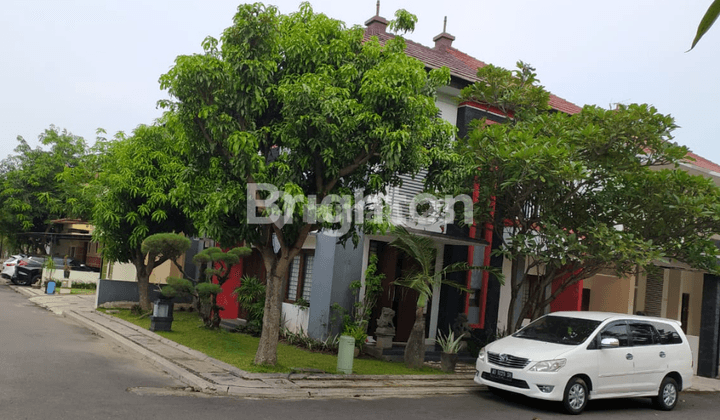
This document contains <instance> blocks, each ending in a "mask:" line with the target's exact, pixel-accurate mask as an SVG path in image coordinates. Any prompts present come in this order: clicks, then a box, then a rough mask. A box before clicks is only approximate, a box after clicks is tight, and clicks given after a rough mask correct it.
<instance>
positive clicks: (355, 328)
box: [342, 322, 367, 350]
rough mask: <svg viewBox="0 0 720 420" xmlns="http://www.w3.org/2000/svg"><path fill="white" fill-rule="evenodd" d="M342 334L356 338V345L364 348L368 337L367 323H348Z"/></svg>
mask: <svg viewBox="0 0 720 420" xmlns="http://www.w3.org/2000/svg"><path fill="white" fill-rule="evenodd" d="M342 335H348V336H350V337H352V338H354V339H355V347H357V348H359V349H360V350H362V346H363V344H365V340H366V339H367V325H366V323H364V322H362V323H360V324H348V325H345V328H344V329H343V332H342Z"/></svg>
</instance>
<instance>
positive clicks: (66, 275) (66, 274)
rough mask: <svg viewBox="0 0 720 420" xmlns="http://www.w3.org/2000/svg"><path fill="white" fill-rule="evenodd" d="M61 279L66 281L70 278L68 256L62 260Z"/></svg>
mask: <svg viewBox="0 0 720 420" xmlns="http://www.w3.org/2000/svg"><path fill="white" fill-rule="evenodd" d="M63 277H64V278H66V279H69V278H70V264H68V256H67V255H66V256H65V258H63Z"/></svg>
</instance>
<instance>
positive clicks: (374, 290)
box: [350, 255, 385, 332]
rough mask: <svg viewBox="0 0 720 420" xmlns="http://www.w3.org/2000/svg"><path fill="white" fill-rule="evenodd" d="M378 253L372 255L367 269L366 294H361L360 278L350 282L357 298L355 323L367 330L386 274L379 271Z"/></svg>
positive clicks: (354, 315) (351, 289) (354, 312)
mask: <svg viewBox="0 0 720 420" xmlns="http://www.w3.org/2000/svg"><path fill="white" fill-rule="evenodd" d="M377 262H378V257H377V255H370V259H369V261H368V266H367V269H365V295H364V296H360V291H361V288H362V285H361V283H360V281H359V280H356V281H353V282H351V283H350V291H351V292H352V294H353V297H354V298H355V303H354V304H353V307H354V311H353V321H354V323H355V325H359V326H362V327H363V330H364V331H365V332H367V326H368V323H369V321H370V316H371V315H372V311H373V309H375V305H376V304H377V300H378V298H379V297H380V294H381V293H382V291H383V287H382V281H383V279H384V278H385V274H382V273H379V274H378V273H377Z"/></svg>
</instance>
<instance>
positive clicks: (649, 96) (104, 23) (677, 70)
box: [0, 0, 720, 163]
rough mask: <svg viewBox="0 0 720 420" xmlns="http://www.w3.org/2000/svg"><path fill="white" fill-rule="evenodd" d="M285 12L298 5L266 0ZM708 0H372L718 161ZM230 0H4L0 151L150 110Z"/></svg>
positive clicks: (719, 85) (227, 14)
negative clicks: (699, 32)
mask: <svg viewBox="0 0 720 420" xmlns="http://www.w3.org/2000/svg"><path fill="white" fill-rule="evenodd" d="M375 2H376V0H354V1H343V0H334V1H328V0H315V1H312V2H311V4H312V5H313V7H314V9H315V11H316V12H322V13H325V14H327V15H329V16H331V17H333V18H336V19H340V20H342V21H344V22H346V23H347V24H348V25H355V24H358V25H362V24H363V23H364V22H365V21H366V20H367V19H368V18H370V17H371V16H373V15H374V14H375ZM271 3H273V4H276V5H277V6H279V8H280V10H281V11H282V12H283V13H288V12H292V11H295V10H297V8H298V5H299V4H300V2H299V1H297V0H276V1H274V2H271ZM710 3H711V0H682V1H678V0H674V1H670V0H643V1H641V0H622V1H616V0H602V1H577V0H565V1H560V0H543V1H531V0H525V1H522V0H514V1H490V0H481V1H479V0H472V1H471V0H464V1H458V0H435V1H430V0H416V1H408V0H405V1H403V0H394V1H391V0H382V1H381V9H380V15H381V16H383V17H385V18H387V19H391V18H392V17H393V15H394V12H395V10H397V9H399V8H404V9H407V10H408V11H410V12H412V13H414V14H416V15H417V16H418V19H419V22H418V24H417V27H416V30H415V32H414V33H412V34H409V35H407V37H408V38H410V39H412V40H414V41H416V42H419V43H421V44H423V45H427V46H432V45H433V41H432V38H433V36H435V35H437V34H438V33H440V32H441V31H442V24H443V16H447V19H448V26H447V31H448V32H449V33H451V34H452V35H454V36H455V37H456V39H455V42H454V43H453V46H455V47H456V48H458V49H460V50H461V51H463V52H466V53H468V54H470V55H472V56H474V57H476V58H478V59H480V60H482V61H484V62H486V63H492V64H495V65H499V66H502V67H505V68H512V67H513V66H514V65H515V62H516V61H517V60H523V61H525V62H527V63H530V64H532V65H533V66H535V67H536V68H537V71H538V76H539V78H540V80H541V82H542V84H543V85H545V86H546V87H547V88H548V90H550V91H551V92H553V93H554V94H556V95H558V96H560V97H563V98H565V99H567V100H569V101H571V102H573V103H575V104H577V105H581V106H582V105H584V104H596V105H599V106H603V107H606V108H609V107H613V106H614V104H616V103H623V104H630V103H635V102H637V103H649V104H652V105H654V106H655V107H657V108H658V110H659V111H660V112H662V113H664V114H671V115H673V116H674V117H675V119H676V123H677V124H678V125H680V126H681V128H679V129H678V130H676V131H675V141H677V142H678V143H680V144H683V145H687V146H688V147H690V149H691V150H693V151H694V152H696V153H698V154H700V155H701V156H703V157H705V158H707V159H710V160H712V161H714V162H717V163H720V136H719V135H718V133H720V130H719V129H718V128H719V126H720V65H719V64H720V54H718V51H719V50H720V24H718V26H717V27H715V28H713V29H711V30H710V32H709V33H708V34H707V35H706V36H705V38H703V40H702V41H700V43H699V44H698V46H697V47H696V48H695V49H694V50H693V51H691V52H689V53H686V52H685V51H686V50H687V49H688V48H689V46H690V44H691V42H692V39H693V37H694V35H695V30H696V28H697V25H698V23H699V21H700V19H701V17H702V15H703V14H704V12H705V10H706V9H707V7H708V6H709V4H710ZM238 4H239V2H238V1H237V0H235V1H232V0H230V1H228V0H205V1H200V0H193V1H191V0H178V1H170V0H155V1H153V0H122V1H120V0H117V1H105V0H88V1H85V0H77V1H70V0H48V1H40V0H4V1H3V6H2V8H1V9H0V39H1V40H2V44H0V45H2V48H1V49H0V94H1V96H0V97H1V99H2V100H1V101H0V142H1V143H0V144H1V147H2V149H0V157H5V156H6V155H7V154H10V153H12V150H13V149H14V147H15V145H16V144H17V141H16V137H17V136H19V135H20V136H23V137H24V138H25V139H26V140H28V141H29V142H30V143H31V144H33V145H36V144H37V137H38V135H39V134H40V133H42V132H43V130H44V129H46V128H47V127H49V126H50V124H54V125H56V126H58V127H60V128H66V129H67V130H69V131H70V132H72V133H73V134H76V135H79V136H82V137H84V138H85V139H86V140H88V142H90V143H92V142H93V140H94V139H95V130H96V129H97V128H98V127H102V128H104V129H105V130H107V132H108V134H109V135H112V134H113V133H115V132H117V131H120V130H122V131H125V132H131V131H132V130H133V129H134V128H135V127H136V126H137V125H139V124H150V123H152V122H153V120H154V119H155V118H157V117H158V116H160V110H158V109H157V108H156V102H157V100H158V99H162V98H165V97H166V95H165V93H164V92H162V91H160V89H159V85H158V78H159V76H160V75H161V74H163V73H165V72H167V71H168V70H169V68H170V67H171V66H172V64H173V60H174V59H175V57H176V56H178V55H182V54H193V53H197V52H200V51H201V48H200V43H201V42H202V40H203V39H204V38H205V37H206V36H208V35H212V36H214V37H219V36H220V34H221V32H222V30H223V29H224V28H226V27H228V26H229V25H230V24H231V19H232V16H233V14H234V12H235V10H236V8H237V5H238Z"/></svg>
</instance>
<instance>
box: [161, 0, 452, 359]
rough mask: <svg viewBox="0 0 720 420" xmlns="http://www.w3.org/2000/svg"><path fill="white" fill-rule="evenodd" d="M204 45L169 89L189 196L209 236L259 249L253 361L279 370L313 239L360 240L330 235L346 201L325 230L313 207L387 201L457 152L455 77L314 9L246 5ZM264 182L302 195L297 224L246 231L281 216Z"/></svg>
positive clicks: (167, 80)
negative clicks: (355, 198) (453, 140)
mask: <svg viewBox="0 0 720 420" xmlns="http://www.w3.org/2000/svg"><path fill="white" fill-rule="evenodd" d="M397 16H398V19H397V20H396V21H395V22H394V27H396V28H399V29H409V28H411V27H412V25H413V24H414V21H415V19H414V16H412V15H410V14H408V13H407V12H403V11H401V12H399V13H398V14H397ZM203 47H204V53H203V54H196V55H192V56H180V57H178V58H177V59H176V62H175V66H174V67H173V68H172V69H171V70H170V72H168V73H167V74H165V75H163V76H162V77H161V79H160V81H161V86H162V87H163V88H164V89H167V90H168V92H169V94H170V95H171V97H172V98H173V100H172V101H164V102H162V103H163V105H165V106H168V107H170V108H171V109H172V110H173V111H174V112H175V113H176V115H177V117H178V118H177V121H178V123H179V124H180V125H181V126H182V127H183V128H184V131H185V134H186V137H185V139H184V140H185V143H184V144H185V147H186V151H187V154H188V157H189V158H190V159H191V164H190V166H189V168H188V171H187V172H186V174H185V175H186V179H185V181H186V182H184V183H183V184H182V185H181V186H180V188H179V197H182V200H183V202H185V203H186V205H187V208H188V210H189V211H191V214H192V217H193V219H194V220H195V221H196V223H197V224H198V225H199V226H198V227H200V228H202V229H203V230H204V231H205V232H206V233H207V234H209V235H210V236H211V237H213V238H215V239H217V240H219V241H220V242H221V243H223V244H226V245H228V246H232V245H234V244H236V243H238V242H240V241H246V242H247V243H248V244H252V245H253V246H255V247H256V248H257V249H258V250H259V251H260V253H261V255H262V257H263V261H264V264H265V268H266V273H267V292H266V295H267V296H266V297H267V298H266V300H265V312H264V319H263V331H262V335H261V339H260V344H259V347H258V351H257V354H256V357H255V363H257V364H275V363H276V361H277V352H276V348H277V342H278V333H279V327H280V316H281V302H282V297H283V293H282V287H283V280H284V279H285V278H286V275H287V272H288V268H289V266H290V263H291V261H292V260H293V258H294V257H295V256H296V255H298V253H299V252H300V250H301V248H302V245H303V243H304V242H305V239H306V238H307V236H308V233H310V232H311V231H314V230H318V229H322V228H333V227H334V228H339V229H340V230H341V231H343V232H345V231H348V224H347V223H343V222H342V221H339V222H337V223H332V222H333V220H339V219H333V217H334V216H335V215H337V213H339V212H341V211H342V210H343V209H342V207H343V205H342V204H340V203H339V201H338V200H335V201H334V204H337V205H329V206H318V207H317V208H316V210H317V211H316V213H315V215H319V216H325V217H324V218H323V217H318V218H313V217H312V214H310V215H308V216H310V217H307V218H305V217H303V215H304V214H306V215H307V213H306V211H305V210H306V208H305V204H307V203H308V201H312V196H314V198H315V200H316V201H317V202H322V201H323V200H324V199H330V198H333V195H334V194H349V195H351V196H352V194H353V193H354V192H356V191H362V192H364V193H365V195H367V194H371V193H379V192H384V191H385V189H386V188H387V187H388V186H391V185H398V184H399V183H400V178H399V175H400V174H414V173H416V172H417V171H418V170H419V169H420V168H421V167H423V166H426V165H427V164H428V163H429V160H428V158H429V155H428V153H427V150H428V149H430V148H433V147H436V146H438V147H447V144H448V143H447V142H448V139H449V135H450V133H451V127H450V126H449V125H448V124H446V123H444V122H443V121H442V120H441V119H440V118H439V117H438V114H439V112H438V109H437V107H436V106H435V92H436V89H437V87H439V86H441V85H443V84H445V83H447V82H448V81H449V72H448V71H447V69H443V70H433V71H430V72H427V71H426V70H425V68H424V65H423V64H422V63H421V62H419V61H418V60H416V59H413V58H410V57H408V56H407V55H405V54H404V53H403V51H404V48H405V42H404V40H403V38H402V37H399V36H398V37H395V38H394V39H392V40H389V41H388V42H387V43H386V44H385V45H381V44H380V42H379V41H378V40H377V39H376V38H373V39H369V40H364V32H363V29H362V28H360V27H353V28H347V27H346V26H345V25H344V24H343V23H342V22H340V21H337V20H333V19H330V18H328V17H327V16H325V15H322V14H315V13H313V11H312V9H311V7H310V5H309V4H307V3H304V4H303V5H301V7H300V10H299V11H298V12H296V13H292V14H289V15H281V14H279V13H278V11H277V9H276V8H275V7H272V6H264V5H262V4H252V5H241V6H239V7H238V12H237V14H236V15H235V17H234V19H233V25H232V26H231V27H229V28H227V29H226V30H225V31H224V32H223V34H222V36H221V38H220V39H219V40H218V39H214V38H211V37H208V38H206V39H205V41H204V42H203ZM253 183H265V184H270V185H272V186H274V187H276V188H277V189H278V190H279V192H280V193H288V194H290V195H292V196H293V197H294V199H288V197H287V196H283V195H282V194H281V195H280V196H279V197H278V198H277V200H276V201H275V203H274V204H275V205H276V206H277V207H276V209H280V210H282V211H283V212H286V213H285V214H287V215H289V216H290V217H288V218H287V219H283V220H280V221H278V222H277V223H272V224H267V223H265V224H258V223H248V220H249V218H253V217H255V216H263V215H264V216H267V215H268V214H269V213H271V209H272V208H273V206H271V205H270V204H271V203H265V205H262V204H258V206H257V207H258V212H257V213H256V208H255V207H254V203H256V202H255V200H256V199H263V198H267V194H266V191H260V192H257V193H256V192H254V191H253V189H252V188H248V184H253ZM261 189H267V188H265V187H263V188H261ZM326 204H327V202H326ZM350 204H351V203H345V208H346V209H347V208H348V207H347V206H349V205H350ZM309 207H312V205H309ZM248 209H249V210H248ZM248 211H249V213H248ZM311 213H312V212H311ZM350 222H351V223H354V222H359V220H355V219H353V220H352V221H350ZM359 225H360V224H358V226H359ZM346 233H350V232H346ZM346 236H347V235H346Z"/></svg>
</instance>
